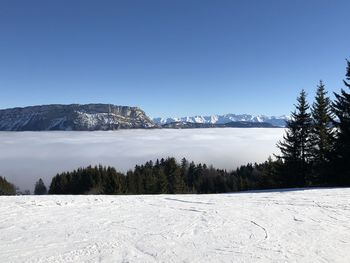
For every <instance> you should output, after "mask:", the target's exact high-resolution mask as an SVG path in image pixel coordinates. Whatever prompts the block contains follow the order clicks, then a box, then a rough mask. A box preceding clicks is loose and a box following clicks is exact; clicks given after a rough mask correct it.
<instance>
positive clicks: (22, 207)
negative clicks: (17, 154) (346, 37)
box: [0, 188, 350, 263]
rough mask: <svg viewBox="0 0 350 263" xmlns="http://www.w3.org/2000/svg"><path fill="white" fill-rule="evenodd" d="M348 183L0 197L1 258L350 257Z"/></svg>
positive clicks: (285, 259) (294, 259) (243, 259)
mask: <svg viewBox="0 0 350 263" xmlns="http://www.w3.org/2000/svg"><path fill="white" fill-rule="evenodd" d="M349 200H350V189H341V188H339V189H309V190H306V189H304V190H303V189H299V190H296V191H286V190H281V191H278V190H277V191H270V192H269V191H266V192H245V193H236V194H213V195H159V196H69V195H67V196H13V197H0V229H1V232H0V251H1V253H0V262H38V263H40V262H308V263H310V262H349V258H350V250H349V247H350V223H349V222H350V204H349Z"/></svg>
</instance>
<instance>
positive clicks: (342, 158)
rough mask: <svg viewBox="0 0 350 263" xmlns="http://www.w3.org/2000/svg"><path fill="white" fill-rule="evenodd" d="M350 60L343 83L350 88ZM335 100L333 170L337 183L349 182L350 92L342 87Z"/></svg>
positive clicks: (344, 183) (347, 183)
mask: <svg viewBox="0 0 350 263" xmlns="http://www.w3.org/2000/svg"><path fill="white" fill-rule="evenodd" d="M349 81H350V61H347V72H346V80H344V84H345V86H346V87H347V88H349V89H350V82H349ZM334 95H335V97H336V100H335V101H334V103H333V111H334V114H335V115H336V117H337V120H336V121H335V122H334V124H335V127H336V128H337V131H336V141H335V151H334V156H333V157H334V161H333V164H334V167H333V168H334V172H335V176H336V180H335V182H334V183H336V184H339V185H349V184H350V93H347V92H346V91H345V90H344V89H342V90H341V92H340V94H337V93H334Z"/></svg>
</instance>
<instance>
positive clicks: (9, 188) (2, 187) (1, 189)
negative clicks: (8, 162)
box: [0, 176, 16, 195]
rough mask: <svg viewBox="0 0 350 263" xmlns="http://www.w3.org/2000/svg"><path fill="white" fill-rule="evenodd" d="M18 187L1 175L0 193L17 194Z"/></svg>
mask: <svg viewBox="0 0 350 263" xmlns="http://www.w3.org/2000/svg"><path fill="white" fill-rule="evenodd" d="M15 194H16V188H15V186H14V185H13V184H11V183H9V182H8V181H7V180H6V178H5V177H1V176H0V195H15Z"/></svg>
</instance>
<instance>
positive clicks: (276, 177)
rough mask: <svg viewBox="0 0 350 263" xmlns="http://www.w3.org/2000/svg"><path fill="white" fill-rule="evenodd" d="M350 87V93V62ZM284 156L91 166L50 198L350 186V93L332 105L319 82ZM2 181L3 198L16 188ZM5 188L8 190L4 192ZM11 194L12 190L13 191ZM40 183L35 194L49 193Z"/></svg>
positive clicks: (65, 180) (298, 107) (299, 108)
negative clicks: (230, 166) (121, 168)
mask: <svg viewBox="0 0 350 263" xmlns="http://www.w3.org/2000/svg"><path fill="white" fill-rule="evenodd" d="M344 85H345V87H346V88H350V62H349V61H347V70H346V78H345V80H344ZM277 147H278V148H279V149H280V154H279V155H276V156H275V157H276V158H275V159H274V160H273V159H272V158H271V157H270V158H269V159H268V160H267V161H266V162H264V163H261V164H256V163H255V164H247V165H243V166H240V167H238V168H237V169H236V170H234V171H226V170H222V169H216V168H214V167H212V166H207V165H206V164H201V163H199V164H195V163H194V162H190V161H188V160H186V159H185V158H183V159H182V160H181V161H180V162H178V161H177V160H176V159H175V158H171V157H169V158H166V159H160V160H156V161H155V162H153V161H148V162H146V163H145V164H142V165H136V166H135V168H134V169H133V170H130V171H128V172H127V173H126V174H124V173H120V172H118V171H117V170H116V169H115V168H113V167H105V166H102V165H99V166H94V167H92V166H88V167H85V168H79V169H77V170H74V171H71V172H64V173H60V174H57V175H56V176H55V177H53V179H52V181H51V184H50V187H49V191H48V193H49V194H182V193H196V194H205V193H225V192H235V191H243V190H257V189H268V188H284V187H308V186H350V93H349V91H345V90H344V89H341V91H340V93H335V100H334V101H333V102H332V101H331V99H330V98H329V96H328V95H327V91H326V89H325V85H324V84H323V82H322V81H320V83H319V85H318V86H317V92H316V96H315V100H314V102H313V103H312V105H309V103H308V102H307V94H306V92H305V91H304V90H302V91H301V92H300V94H299V96H298V98H297V103H296V104H295V109H294V111H293V112H292V113H291V116H290V119H289V120H288V121H287V124H286V132H285V135H284V136H283V139H282V140H281V141H280V142H278V144H277ZM9 185H11V184H9V183H8V182H7V181H6V180H5V179H4V178H1V177H0V194H4V193H5V194H6V193H7V194H9V193H13V192H11V189H12V188H11V186H9ZM3 189H7V192H4V190H3ZM9 189H10V190H9ZM46 192H47V189H46V186H45V185H44V183H43V181H42V180H41V179H40V180H39V181H38V182H37V183H36V185H35V193H36V194H46Z"/></svg>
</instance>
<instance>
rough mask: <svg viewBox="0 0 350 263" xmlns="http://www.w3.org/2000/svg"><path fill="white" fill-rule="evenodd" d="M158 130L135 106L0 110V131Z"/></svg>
mask: <svg viewBox="0 0 350 263" xmlns="http://www.w3.org/2000/svg"><path fill="white" fill-rule="evenodd" d="M154 127H158V126H157V125H155V124H154V122H153V121H152V120H151V119H150V118H148V117H147V115H146V114H145V112H144V111H142V110H141V109H139V108H137V107H129V106H117V105H111V104H83V105H81V104H70V105H62V104H51V105H41V106H30V107H24V108H12V109H4V110H0V130H2V131H44V130H45V131H48V130H76V131H93V130H115V129H132V128H154Z"/></svg>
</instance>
